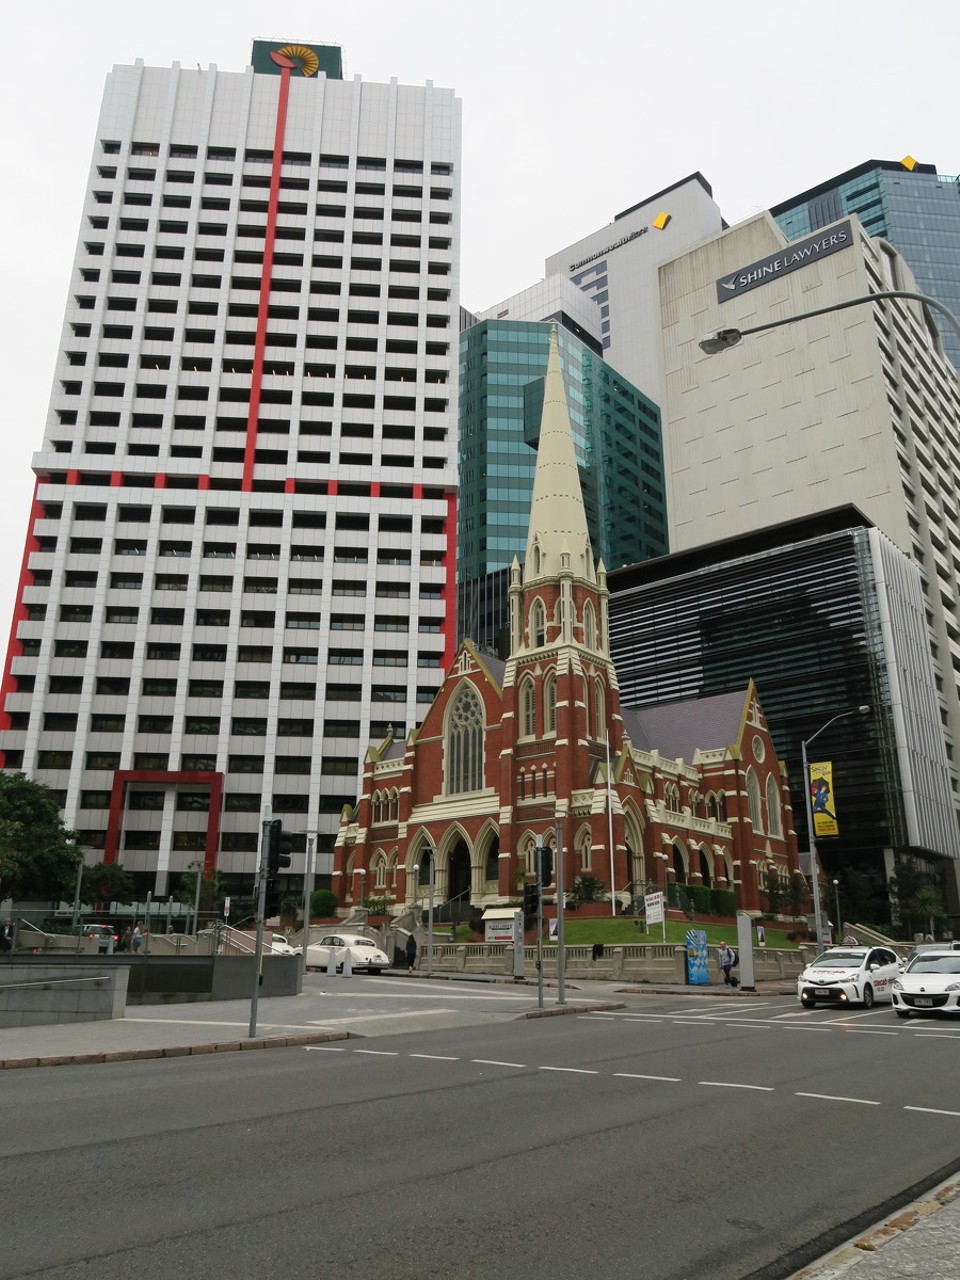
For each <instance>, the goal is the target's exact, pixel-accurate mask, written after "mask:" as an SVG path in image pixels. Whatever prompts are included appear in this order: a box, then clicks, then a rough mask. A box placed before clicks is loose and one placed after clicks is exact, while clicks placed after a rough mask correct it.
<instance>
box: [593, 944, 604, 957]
mask: <svg viewBox="0 0 960 1280" xmlns="http://www.w3.org/2000/svg"><path fill="white" fill-rule="evenodd" d="M593 958H594V960H602V959H603V943H602V942H595V943H594V944H593Z"/></svg>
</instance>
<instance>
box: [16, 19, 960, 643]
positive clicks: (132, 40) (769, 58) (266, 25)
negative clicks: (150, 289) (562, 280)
mask: <svg viewBox="0 0 960 1280" xmlns="http://www.w3.org/2000/svg"><path fill="white" fill-rule="evenodd" d="M4 29H5V30H6V32H7V36H6V47H7V54H6V56H5V59H4V75H3V78H2V81H0V95H2V99H0V101H2V115H0V129H2V134H3V147H2V154H3V156H4V164H5V173H6V175H7V177H6V180H5V182H4V199H3V200H2V201H0V223H2V235H0V244H2V245H3V259H2V264H0V270H2V288H3V298H4V303H3V312H2V315H3V321H2V323H3V328H4V333H3V342H2V343H0V353H2V354H0V360H2V365H0V397H2V399H0V413H2V423H3V431H2V435H0V533H2V554H0V638H2V641H0V642H2V644H3V645H4V647H5V646H6V638H7V635H8V631H9V625H10V621H9V620H10V614H11V611H12V608H13V594H14V591H15V589H16V583H17V579H18V575H19V566H20V559H21V556H22V551H23V540H24V534H25V531H26V522H27V515H28V509H29V503H30V498H31V494H32V490H33V478H32V474H31V471H30V459H31V455H32V453H33V451H34V450H35V449H37V448H38V447H39V444H40V441H41V439H42V435H43V426H44V421H45V417H46V411H47V403H48V399H49V392H50V379H51V376H52V373H53V368H54V363H55V359H56V353H57V344H58V342H59V338H60V327H61V324H62V320H63V304H64V299H65V297H66V291H67V286H68V282H69V276H70V267H71V263H72V258H73V252H74V246H75V244H76V239H77V233H78V229H79V227H78V220H79V216H80V208H81V205H82V200H83V192H84V183H85V180H86V174H87V169H88V166H89V163H90V156H91V151H92V147H93V140H94V134H95V127H96V121H97V115H98V111H99V104H100V96H101V93H102V90H103V83H104V77H105V76H106V74H107V72H108V71H109V70H110V68H111V67H112V66H113V65H114V64H115V63H129V62H133V61H134V59H136V58H142V59H143V60H144V61H145V62H146V63H148V64H149V65H153V66H169V65H170V64H171V63H172V62H175V61H176V62H180V63H182V64H183V65H184V66H194V65H196V64H197V63H199V64H200V65H201V66H204V67H206V66H209V65H210V64H211V63H216V64H217V66H219V67H220V68H221V69H223V70H230V71H233V70H242V68H243V67H245V66H246V65H247V62H248V60H249V55H250V43H251V40H252V39H253V38H254V37H258V36H259V37H266V38H276V37H279V38H283V39H288V40H300V41H308V42H312V43H329V44H339V45H341V46H342V48H343V56H344V71H345V74H346V75H347V76H353V75H357V74H358V75H361V76H362V77H363V78H364V79H367V80H375V81H385V80H389V79H390V78H391V77H392V76H395V77H396V78H397V79H399V80H400V81H401V82H403V83H407V84H422V83H424V81H426V80H432V81H433V82H434V84H436V85H442V86H446V87H452V88H454V89H455V90H456V91H457V93H458V95H459V96H460V98H461V99H462V102H463V126H464V137H463V221H462V281H461V284H462V295H461V298H462V301H463V303H464V305H465V306H467V307H469V308H470V309H472V310H478V309H481V308H484V307H487V306H490V305H492V304H493V303H495V302H498V301H499V300H501V299H502V298H505V297H507V296H509V295H510V294H511V293H515V292H516V291H518V290H519V289H521V288H524V287H526V286H527V285H529V284H532V283H534V282H535V281H536V280H538V279H539V278H540V277H541V276H542V274H543V265H544V259H545V258H546V257H547V256H548V255H549V254H550V253H552V252H554V251H555V250H557V249H560V248H562V247H563V246H564V245H565V244H568V243H569V242H571V241H573V240H575V239H577V238H579V237H580V236H582V235H585V234H587V233H588V232H590V231H593V230H595V229H597V228H598V227H600V226H602V225H604V224H605V223H607V222H609V221H611V220H612V219H613V217H614V215H615V214H617V213H618V212H620V211H621V210H622V209H625V208H628V207H629V206H630V205H632V204H636V203H637V202H638V201H639V200H641V199H642V198H644V197H645V196H648V195H651V194H653V193H654V192H655V191H658V190H659V189H660V188H661V187H665V186H669V185H670V184H671V183H673V182H675V181H677V180H678V179H679V178H682V177H685V176H686V175H687V174H689V173H692V172H693V171H694V170H697V169H699V170H700V172H701V173H703V175H704V176H705V177H706V178H707V180H708V181H709V182H710V183H711V184H712V186H713V191H714V197H715V199H716V200H717V203H718V204H719V206H720V208H721V210H722V212H723V214H724V216H725V217H726V219H727V221H728V222H730V223H734V222H738V221H740V220H742V219H743V218H746V217H749V216H750V215H751V214H753V213H755V212H757V211H758V210H760V209H764V208H767V207H769V206H770V205H771V204H776V203H777V202H778V201H780V200H782V199H785V198H786V197H788V196H791V195H794V194H796V193H797V192H799V191H802V190H803V189H804V188H806V187H808V186H812V185H814V184H815V183H817V182H819V181H822V180H823V179H824V178H827V177H830V176H832V175H833V174H835V173H839V172H841V171H843V170H844V169H848V168H851V167H852V166H853V165H856V164H859V163H860V162H861V161H863V160H867V159H871V158H876V159H889V160H897V159H900V158H901V157H902V156H904V155H906V154H908V153H909V154H911V155H914V156H915V157H916V158H917V159H918V160H921V161H925V162H930V163H934V164H936V165H937V167H938V168H939V170H940V172H941V173H957V172H958V171H960V137H958V129H957V123H958V115H960V112H958V102H957V98H958V91H957V71H956V65H957V49H958V36H960V3H958V0H914V2H913V3H912V4H911V3H906V2H905V0H896V2H894V0H873V2H872V3H869V2H868V0H833V3H832V4H822V5H813V4H798V3H796V2H795V0H793V2H791V3H783V2H782V0H765V2H761V0H726V3H708V2H706V0H670V2H669V3H666V4H665V3H663V2H662V0H632V2H631V0H606V3H602V4H601V3H596V4H593V5H585V4H583V3H582V0H577V2H576V3H575V2H574V0H551V2H550V3H545V2H544V0H510V2H507V0H484V3H482V4H474V5H460V4H456V3H453V2H452V0H443V2H439V0H406V2H404V0H399V2H397V0H393V2H391V3H387V2H386V0H366V2H365V0H351V2H350V3H342V4H339V5H329V6H325V5H320V4H317V3H315V2H313V3H306V2H305V0H271V3H269V4H265V3H260V4H257V3H251V2H250V0H230V3H224V2H220V0H189V3H188V2H187V0H163V3H161V4H158V5H139V4H136V3H131V2H130V0H124V2H123V3H121V2H120V0H87V3H84V4H80V3H75V2H74V3H65V2H60V0H57V2H54V3H50V2H47V3H44V2H43V0H38V2H37V3H33V4H19V5H17V6H16V8H15V9H13V10H12V11H9V12H8V15H7V18H6V19H5V20H4Z"/></svg>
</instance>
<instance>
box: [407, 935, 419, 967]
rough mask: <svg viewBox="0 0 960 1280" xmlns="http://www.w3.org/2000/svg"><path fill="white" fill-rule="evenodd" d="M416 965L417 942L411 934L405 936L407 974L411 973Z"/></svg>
mask: <svg viewBox="0 0 960 1280" xmlns="http://www.w3.org/2000/svg"><path fill="white" fill-rule="evenodd" d="M416 963H417V940H416V938H415V937H414V936H413V934H412V933H410V934H407V972H408V973H413V970H414V966H415V965H416Z"/></svg>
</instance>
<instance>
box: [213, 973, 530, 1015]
mask: <svg viewBox="0 0 960 1280" xmlns="http://www.w3.org/2000/svg"><path fill="white" fill-rule="evenodd" d="M363 985H364V987H366V986H367V985H368V984H367V983H366V982H364V984H363ZM371 985H372V984H371ZM387 985H388V986H389V988H390V990H391V993H392V995H393V996H395V997H396V999H397V1000H480V1001H484V1000H485V1001H487V1003H493V1004H496V1003H497V1002H498V1001H509V1000H523V999H527V998H529V999H531V1000H532V999H534V998H535V996H534V994H533V993H531V992H530V991H529V990H528V989H527V988H525V987H519V988H517V987H506V986H505V987H503V988H501V989H499V990H498V991H496V994H495V993H494V991H490V992H475V991H460V990H458V989H456V988H453V989H451V988H450V987H449V986H448V985H447V984H446V983H444V984H443V989H442V990H440V991H424V990H422V989H419V988H418V989H417V990H414V989H413V988H411V989H410V990H407V988H406V987H404V988H403V989H402V990H399V991H398V989H397V986H396V984H395V983H394V982H390V983H389V984H387ZM305 995H306V996H307V998H308V999H311V1000H312V999H320V998H321V997H323V996H337V997H341V998H342V997H345V996H348V995H349V997H350V998H351V999H354V1000H385V999H387V996H386V995H385V993H384V992H383V991H361V990H358V989H357V988H356V987H353V988H351V990H350V991H349V992H346V991H307V992H305ZM237 1025H238V1026H240V1025H242V1024H240V1023H238V1024H237Z"/></svg>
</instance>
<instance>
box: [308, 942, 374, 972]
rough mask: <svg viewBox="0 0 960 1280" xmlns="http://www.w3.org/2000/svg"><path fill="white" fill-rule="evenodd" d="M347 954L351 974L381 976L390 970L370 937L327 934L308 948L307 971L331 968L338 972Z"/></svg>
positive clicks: (327, 970)
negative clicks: (375, 974)
mask: <svg viewBox="0 0 960 1280" xmlns="http://www.w3.org/2000/svg"><path fill="white" fill-rule="evenodd" d="M348 951H349V952H350V967H351V969H352V970H353V971H354V973H358V972H359V973H381V972H382V971H383V970H384V969H389V968H390V961H389V960H388V959H387V957H386V956H385V955H384V953H383V952H382V951H381V950H380V948H379V947H378V946H377V944H376V943H375V942H374V941H373V939H372V938H365V937H364V936H363V934H362V933H328V934H325V935H324V936H323V937H322V938H321V939H320V941H319V942H313V943H311V944H310V946H309V947H307V968H308V969H323V970H324V971H325V972H327V973H329V972H330V968H331V960H332V965H333V967H334V968H335V969H336V971H337V972H338V973H339V972H340V971H341V970H342V969H343V962H344V957H345V956H346V953H347V952H348Z"/></svg>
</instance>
